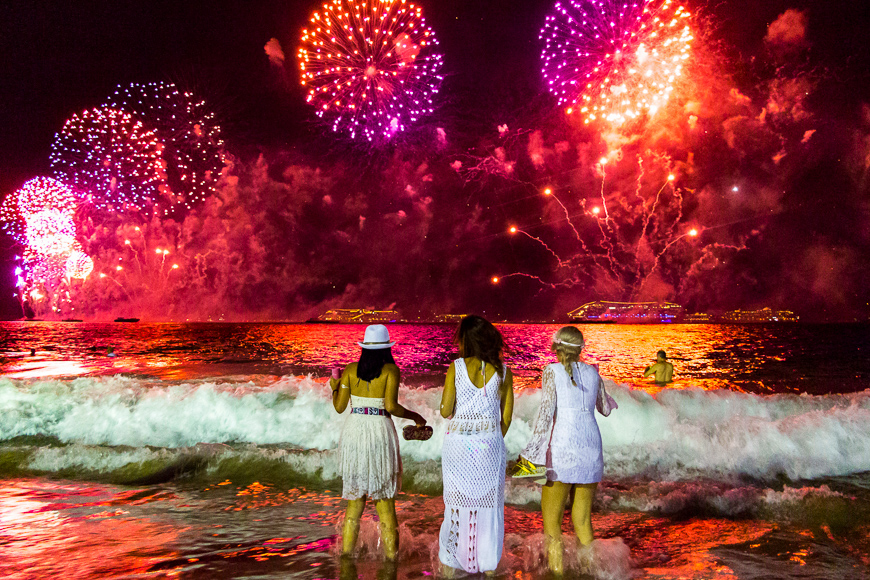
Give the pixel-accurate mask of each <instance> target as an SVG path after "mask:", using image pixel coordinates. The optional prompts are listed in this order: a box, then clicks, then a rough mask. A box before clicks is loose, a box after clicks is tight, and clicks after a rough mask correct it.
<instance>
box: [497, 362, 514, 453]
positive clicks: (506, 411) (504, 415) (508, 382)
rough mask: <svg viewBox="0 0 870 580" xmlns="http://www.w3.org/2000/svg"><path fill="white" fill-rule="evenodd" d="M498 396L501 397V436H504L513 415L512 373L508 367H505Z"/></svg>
mask: <svg viewBox="0 0 870 580" xmlns="http://www.w3.org/2000/svg"><path fill="white" fill-rule="evenodd" d="M499 398H500V399H501V436H502V437H504V436H505V435H506V434H507V432H508V429H510V426H511V420H512V419H513V416H514V375H513V373H512V372H511V370H510V369H505V373H504V380H503V381H502V383H501V392H500V393H499Z"/></svg>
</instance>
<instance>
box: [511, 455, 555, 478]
mask: <svg viewBox="0 0 870 580" xmlns="http://www.w3.org/2000/svg"><path fill="white" fill-rule="evenodd" d="M542 476H543V477H545V478H546V476H547V468H546V467H544V466H543V465H535V464H534V463H532V462H531V461H529V460H528V459H526V458H525V457H520V458H519V459H518V460H517V464H516V465H515V466H514V468H513V469H512V470H511V477H515V478H517V479H521V478H525V477H537V478H540V477H542Z"/></svg>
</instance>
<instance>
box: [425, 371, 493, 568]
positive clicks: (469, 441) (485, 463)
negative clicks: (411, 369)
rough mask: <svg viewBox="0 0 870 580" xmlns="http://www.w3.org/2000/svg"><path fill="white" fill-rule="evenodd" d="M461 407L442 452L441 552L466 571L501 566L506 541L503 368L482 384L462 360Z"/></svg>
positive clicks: (458, 383) (459, 378)
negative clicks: (473, 378)
mask: <svg viewBox="0 0 870 580" xmlns="http://www.w3.org/2000/svg"><path fill="white" fill-rule="evenodd" d="M455 367H456V412H455V413H454V415H453V419H452V420H451V421H450V422H449V423H448V425H447V433H446V434H445V436H444V448H443V450H442V454H441V472H442V476H443V479H444V523H442V524H441V535H440V542H439V550H438V557H439V559H440V560H441V562H442V563H444V564H446V565H448V566H450V567H453V568H459V569H462V570H465V571H466V572H470V573H473V572H485V571H487V570H495V569H496V566H498V562H499V560H501V554H502V547H503V544H504V481H505V467H506V465H505V446H504V438H503V437H502V434H501V404H500V400H499V386H500V385H501V377H499V375H498V373H495V374H493V376H492V378H491V379H490V380H489V382H488V383H487V384H486V386H485V387H484V388H482V389H479V388H477V387H475V386H474V385H473V384H472V383H471V380H470V379H469V378H468V369H467V368H466V366H465V361H464V360H463V359H461V358H460V359H456V361H455Z"/></svg>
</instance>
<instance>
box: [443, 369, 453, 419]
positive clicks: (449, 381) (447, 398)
mask: <svg viewBox="0 0 870 580" xmlns="http://www.w3.org/2000/svg"><path fill="white" fill-rule="evenodd" d="M455 410H456V363H450V366H449V367H448V368H447V377H445V379H444V391H443V392H442V393H441V416H442V417H444V418H445V419H449V418H450V417H452V416H453V413H454V412H455Z"/></svg>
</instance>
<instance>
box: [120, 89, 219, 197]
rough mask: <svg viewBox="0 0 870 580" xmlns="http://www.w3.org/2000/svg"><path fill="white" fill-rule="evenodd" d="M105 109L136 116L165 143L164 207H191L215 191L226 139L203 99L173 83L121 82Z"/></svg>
mask: <svg viewBox="0 0 870 580" xmlns="http://www.w3.org/2000/svg"><path fill="white" fill-rule="evenodd" d="M106 109H107V110H115V111H124V113H127V114H130V115H132V117H133V118H134V119H135V120H136V121H139V122H141V123H142V126H143V127H145V128H147V129H148V130H152V131H153V132H154V135H155V137H156V138H157V139H158V140H159V142H160V144H161V145H162V146H163V149H162V161H163V162H164V163H165V166H164V168H165V172H164V173H165V181H162V182H161V183H159V185H158V186H157V187H158V190H159V191H160V193H161V198H162V200H165V203H166V204H167V208H166V210H165V211H167V212H168V211H172V209H173V206H174V207H175V208H180V207H183V208H185V209H191V208H192V207H193V206H194V205H195V204H197V203H200V202H202V201H203V200H204V199H205V198H206V197H208V196H209V195H211V194H213V193H214V191H215V185H216V183H217V179H218V176H219V175H220V171H221V169H222V168H223V166H224V163H223V147H224V143H223V140H222V138H221V129H220V126H219V125H217V123H216V122H215V119H214V114H213V113H212V112H210V111H209V110H208V108H207V106H206V104H205V102H204V101H202V100H200V99H196V98H195V97H194V95H193V94H192V93H190V92H187V91H182V90H179V88H178V87H176V86H175V85H174V84H172V83H148V84H133V85H130V86H129V87H126V88H120V87H119V88H118V90H116V91H115V93H114V94H113V95H112V96H111V97H110V99H109V101H108V103H107V105H106Z"/></svg>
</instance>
